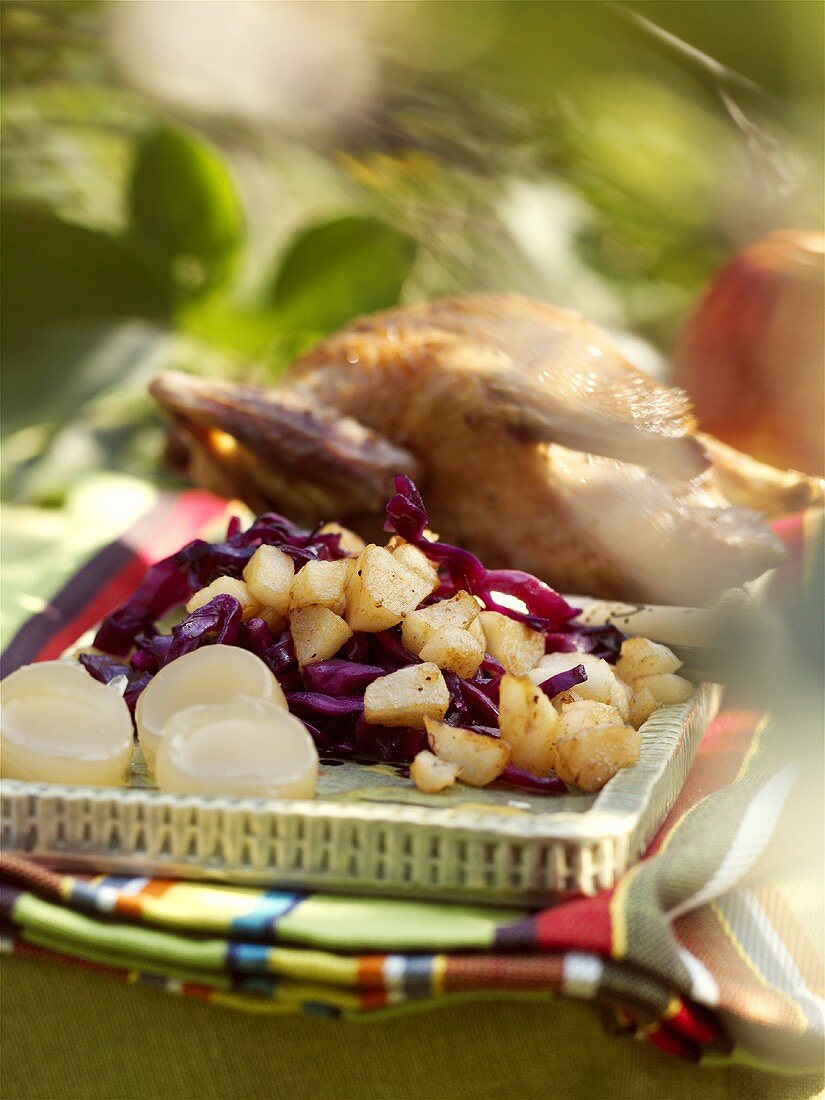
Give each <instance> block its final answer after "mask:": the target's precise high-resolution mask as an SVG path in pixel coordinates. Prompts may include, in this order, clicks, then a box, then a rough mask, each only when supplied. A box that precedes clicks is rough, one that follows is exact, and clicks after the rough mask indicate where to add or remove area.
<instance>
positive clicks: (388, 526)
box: [384, 474, 579, 631]
mask: <svg viewBox="0 0 825 1100" xmlns="http://www.w3.org/2000/svg"><path fill="white" fill-rule="evenodd" d="M428 522H429V517H428V515H427V510H426V509H425V507H424V501H423V500H422V499H421V494H420V493H419V492H418V490H417V489H416V487H415V485H414V484H413V482H412V481H411V479H410V478H409V477H407V475H406V474H399V475H398V476H397V477H396V478H395V495H394V496H392V497H391V498H390V501H389V503H388V504H387V522H386V523H385V524H384V530H385V531H390V532H392V533H393V534H396V535H400V536H401V538H403V539H406V540H407V542H411V543H412V544H413V546H417V547H418V548H419V550H423V551H424V553H425V554H426V555H427V557H428V558H431V559H432V560H433V561H436V562H438V564H439V566H440V567H441V568H443V569H444V570H445V571H446V572H447V573H448V574H449V576H450V578H451V580H452V582H453V585H454V586H456V585H457V586H458V587H461V588H464V589H466V590H467V591H468V592H470V593H471V594H472V595H473V596H478V597H479V599H480V600H481V601H482V602H483V603H484V606H485V607H486V608H487V609H488V611H499V612H500V613H501V614H502V615H507V616H509V617H510V618H511V619H519V620H520V621H521V622H525V623H527V624H528V625H529V626H531V627H532V628H533V629H534V630H541V631H549V630H556V629H558V628H559V627H560V626H562V625H563V624H564V623H566V622H568V621H569V620H570V619H572V618H574V617H575V616H576V615H578V613H579V612H578V611H577V610H576V608H573V607H571V606H570V604H568V603H567V601H566V600H565V599H563V597H561V596H560V595H559V594H558V592H555V591H554V590H553V589H552V588H551V587H550V586H549V585H548V584H545V583H544V582H543V581H540V580H539V579H538V578H537V577H533V576H531V574H529V573H523V572H522V571H521V570H520V569H485V567H484V566H483V565H482V563H481V562H480V561H479V559H478V558H477V557H476V556H475V554H471V553H470V551H469V550H463V549H461V548H460V547H458V546H451V545H450V544H449V543H446V542H430V541H429V540H428V539H427V538H425V536H424V530H425V528H426V526H427V523H428ZM497 592H498V593H501V594H502V595H508V596H513V597H515V598H516V599H519V600H521V601H522V603H524V604H525V605H526V607H527V611H526V612H523V611H516V610H513V609H512V608H510V607H506V606H505V605H503V604H500V603H499V602H498V601H497V600H496V598H495V593H497Z"/></svg>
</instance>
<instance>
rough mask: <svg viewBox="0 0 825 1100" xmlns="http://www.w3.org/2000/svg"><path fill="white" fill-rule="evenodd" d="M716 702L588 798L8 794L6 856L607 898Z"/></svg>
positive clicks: (384, 776) (393, 889) (515, 895)
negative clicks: (303, 798) (606, 889)
mask: <svg viewBox="0 0 825 1100" xmlns="http://www.w3.org/2000/svg"><path fill="white" fill-rule="evenodd" d="M720 693H721V689H719V688H718V687H717V686H716V685H711V684H703V685H702V686H701V687H699V688H698V689H697V691H696V693H695V695H694V696H693V698H692V699H690V700H689V701H688V702H687V703H685V704H683V705H680V706H671V707H663V708H661V709H660V710H658V711H657V712H656V713H655V714H653V715H652V716H651V718H650V719H649V720H648V721H647V722H646V723H645V725H644V726H643V728H642V750H641V755H640V758H639V760H638V762H637V763H636V764H634V765H633V766H632V767H630V768H625V769H623V770H622V771H620V772H619V773H618V775H616V776H615V777H614V778H613V779H612V780H610V782H609V783H608V784H607V785H606V786H605V787H604V788H603V789H602V790H601V791H599V792H598V794H595V795H586V794H573V793H570V794H568V795H564V796H560V797H549V796H535V795H530V794H526V793H522V792H520V791H517V790H513V789H506V788H503V787H502V788H488V789H484V790H472V789H470V788H467V787H462V788H461V789H457V788H452V790H450V791H448V792H444V793H443V794H440V795H429V796H428V795H424V794H422V793H421V792H420V791H417V790H416V789H415V788H414V787H412V785H411V783H410V781H409V779H405V778H403V777H402V776H400V775H399V774H398V770H397V769H394V768H393V767H391V766H389V765H381V764H378V765H371V766H364V765H359V764H355V763H345V764H341V765H340V766H337V767H333V766H330V765H326V766H325V767H323V769H322V776H321V780H320V783H319V790H318V797H317V799H316V800H314V801H298V800H265V799H237V798H201V797H194V796H180V795H170V794H164V793H162V792H160V791H157V790H152V789H151V788H148V787H146V786H145V785H143V784H145V768H144V767H143V765H142V764H141V763H140V761H138V762H136V764H135V767H134V774H133V784H134V785H133V787H132V788H131V789H128V788H122V789H105V788H95V787H64V786H57V785H53V784H47V783H23V782H18V781H15V780H4V781H3V782H2V784H0V792H1V795H0V803H2V813H1V819H2V847H3V850H4V851H7V852H11V851H13V852H19V853H21V854H25V855H26V856H28V857H29V858H31V859H35V860H37V861H39V862H42V863H44V864H46V865H48V866H50V867H55V868H60V869H64V870H74V871H79V872H87V873H97V874H111V873H128V874H132V875H154V876H161V877H178V878H188V879H202V880H209V881H213V882H215V881H217V882H233V883H240V884H247V885H253V884H256V885H266V886H270V887H274V886H278V887H294V888H300V889H308V890H318V889H324V890H327V891H342V892H347V891H348V892H356V893H371V894H382V895H386V896H389V895H395V896H402V897H403V896H411V895H412V896H415V897H417V898H425V897H429V898H445V899H453V900H464V901H475V902H486V903H489V904H496V905H501V904H506V903H511V904H517V905H542V904H546V903H547V902H548V901H550V900H553V899H556V898H560V897H566V896H570V895H573V894H592V893H594V892H595V891H596V890H599V889H601V888H603V887H610V886H612V885H614V883H615V882H616V881H617V880H618V879H619V877H620V876H621V875H622V874H623V873H624V871H625V870H626V869H627V868H628V867H630V866H631V865H632V864H633V863H634V862H635V861H636V860H637V859H638V858H639V857H640V856H641V854H642V853H643V851H644V850H645V848H646V847H647V845H648V843H649V842H650V840H651V839H652V837H653V836H654V834H655V833H656V831H657V829H658V828H659V826H660V825H661V823H662V821H663V820H664V818H665V816H666V815H667V813H668V811H669V810H670V808H671V806H672V805H673V803H674V801H675V800H676V797H677V795H678V793H679V791H680V789H681V787H682V784H683V783H684V780H685V777H686V775H687V771H688V768H689V767H690V764H691V762H692V760H693V757H694V755H695V752H696V748H697V745H698V743H699V741H700V739H701V736H702V733H703V732H704V730H705V728H706V726H707V724H708V723H709V721H710V720H711V718H712V717H713V715H714V714H715V713H716V710H717V709H718V705H719V699H720Z"/></svg>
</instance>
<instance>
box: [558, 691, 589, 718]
mask: <svg viewBox="0 0 825 1100" xmlns="http://www.w3.org/2000/svg"><path fill="white" fill-rule="evenodd" d="M590 701H591V702H592V700H590ZM582 702H584V700H583V699H582V697H581V695H579V693H578V692H577V691H576V690H575V689H573V688H571V689H570V691H563V692H561V694H560V695H555V696H553V706H554V707H555V708H556V710H557V711H558V712H559V713H561V712H562V711H563V710H564V708H565V707H567V706H569V705H570V704H571V703H582Z"/></svg>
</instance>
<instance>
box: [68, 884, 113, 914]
mask: <svg viewBox="0 0 825 1100" xmlns="http://www.w3.org/2000/svg"><path fill="white" fill-rule="evenodd" d="M69 900H70V901H71V903H72V905H76V906H77V907H78V908H79V909H92V910H94V911H95V912H96V913H98V912H101V911H103V912H106V911H107V909H106V906H105V905H101V903H100V902H101V895H100V892H99V889H98V887H97V886H96V885H92V884H91V883H89V882H83V881H82V880H81V879H74V880H73V881H72V887H71V894H70V898H69Z"/></svg>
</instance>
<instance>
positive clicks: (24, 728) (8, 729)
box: [0, 661, 132, 787]
mask: <svg viewBox="0 0 825 1100" xmlns="http://www.w3.org/2000/svg"><path fill="white" fill-rule="evenodd" d="M1 713H2V717H0V753H1V754H2V755H1V756H0V771H2V774H3V777H4V778H6V779H23V780H29V781H33V782H42V783H68V784H72V785H75V784H86V785H88V786H92V787H108V786H117V785H118V784H121V783H123V782H125V780H126V776H127V774H128V772H129V767H130V765H131V762H132V722H131V718H130V716H129V710H128V708H127V706H126V704H125V703H124V701H123V698H122V696H121V695H120V693H119V692H118V691H117V688H116V687H113V688H108V687H104V686H103V684H99V683H97V682H96V681H95V680H92V679H91V678H90V677H89V676H88V675H87V674H86V672H85V671H84V670H83V669H82V668H81V667H80V665H77V664H74V663H73V662H71V661H43V662H41V663H40V664H34V665H24V666H23V667H22V668H19V669H17V671H16V672H13V673H12V674H11V675H10V676H7V677H6V679H5V680H4V681H3V685H2V711H1Z"/></svg>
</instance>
